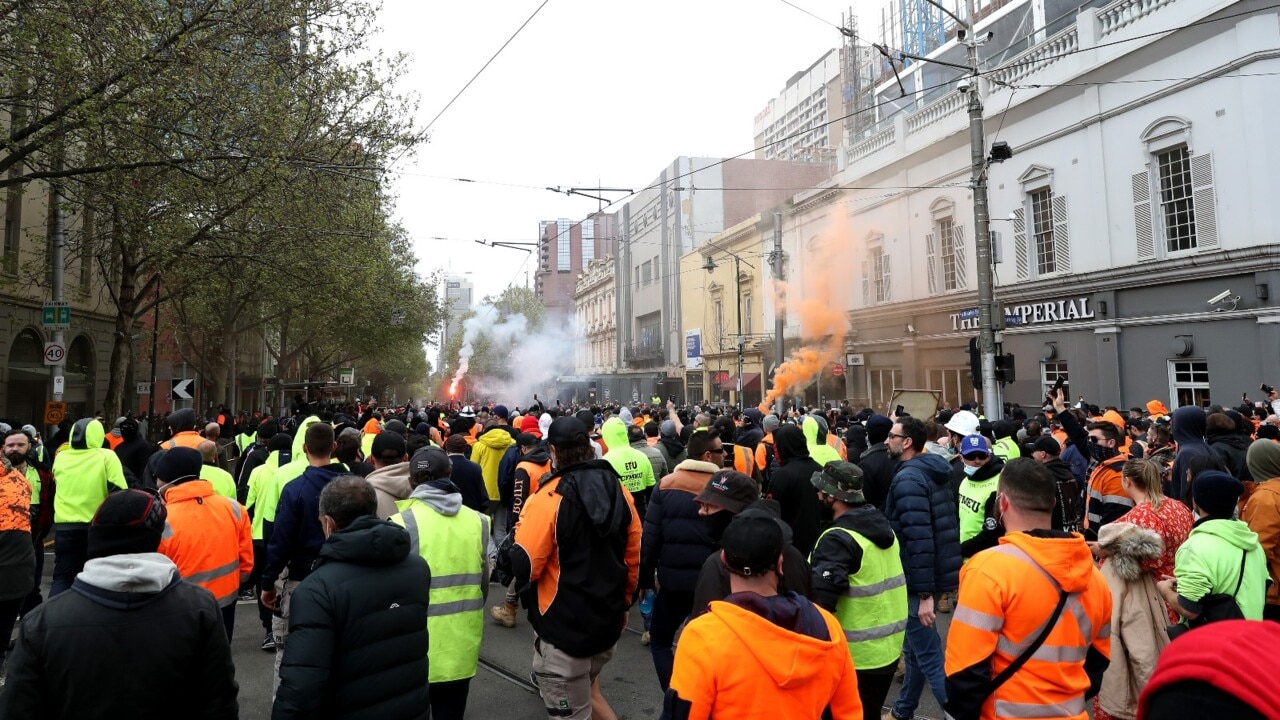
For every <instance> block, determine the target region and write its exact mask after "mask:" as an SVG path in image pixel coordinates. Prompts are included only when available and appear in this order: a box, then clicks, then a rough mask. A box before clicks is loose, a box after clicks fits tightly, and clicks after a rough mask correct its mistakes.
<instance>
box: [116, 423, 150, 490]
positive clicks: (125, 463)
mask: <svg viewBox="0 0 1280 720" xmlns="http://www.w3.org/2000/svg"><path fill="white" fill-rule="evenodd" d="M120 438H121V440H122V442H121V443H120V444H119V445H117V446H116V447H115V453H116V457H118V458H120V465H121V466H122V467H123V468H124V469H125V470H128V471H129V472H130V473H131V474H132V475H133V477H134V478H136V479H138V480H139V481H141V479H142V478H143V477H144V476H145V475H146V468H147V460H148V459H150V458H151V456H152V455H154V454H155V453H156V451H157V450H159V448H158V447H157V446H156V444H155V443H153V442H151V441H149V440H147V439H146V438H145V437H143V436H142V433H141V432H139V430H138V421H137V420H134V419H133V418H124V420H122V421H121V422H120Z"/></svg>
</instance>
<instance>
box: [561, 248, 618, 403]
mask: <svg viewBox="0 0 1280 720" xmlns="http://www.w3.org/2000/svg"><path fill="white" fill-rule="evenodd" d="M616 293H617V285H616V284H615V282H614V275H613V258H612V257H603V258H596V259H595V260H592V261H591V262H590V263H589V264H588V265H587V269H586V271H585V272H583V273H582V274H581V275H579V276H578V282H577V285H576V286H575V287H574V292H573V304H574V311H575V315H574V329H575V335H576V342H575V345H574V355H573V375H572V376H566V377H562V378H561V379H560V386H561V391H562V393H564V394H566V395H568V396H569V397H573V396H574V395H576V396H577V397H578V399H579V400H581V401H583V402H594V401H597V400H622V401H624V402H626V401H628V400H629V399H630V398H624V397H620V396H619V395H617V394H616V392H617V388H615V387H614V383H613V376H614V373H615V372H616V371H617V367H618V366H617V355H618V314H617V307H618V305H617V300H616V298H615V295H616Z"/></svg>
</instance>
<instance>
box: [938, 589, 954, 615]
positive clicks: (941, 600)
mask: <svg viewBox="0 0 1280 720" xmlns="http://www.w3.org/2000/svg"><path fill="white" fill-rule="evenodd" d="M955 606H956V594H955V593H953V592H944V593H942V594H941V595H939V596H938V612H940V613H950V612H951V611H952V610H953V609H954V608H955Z"/></svg>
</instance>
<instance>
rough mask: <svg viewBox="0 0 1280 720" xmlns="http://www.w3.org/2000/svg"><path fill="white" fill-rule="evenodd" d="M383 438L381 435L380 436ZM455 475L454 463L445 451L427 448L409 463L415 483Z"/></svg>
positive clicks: (414, 456)
mask: <svg viewBox="0 0 1280 720" xmlns="http://www.w3.org/2000/svg"><path fill="white" fill-rule="evenodd" d="M379 437H381V435H380V436H379ZM452 474H453V461H452V460H450V459H449V455H448V453H446V452H445V451H444V450H442V449H440V448H438V447H434V446H427V447H424V448H422V449H421V450H419V451H418V452H416V453H414V454H413V459H411V460H410V461H409V475H410V478H411V479H412V480H413V482H415V483H421V482H426V481H427V480H438V479H440V478H446V477H449V476H450V475H452Z"/></svg>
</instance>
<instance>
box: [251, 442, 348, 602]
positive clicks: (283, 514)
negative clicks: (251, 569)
mask: <svg viewBox="0 0 1280 720" xmlns="http://www.w3.org/2000/svg"><path fill="white" fill-rule="evenodd" d="M345 474H347V473H346V468H345V467H343V466H342V465H329V466H327V467H308V468H307V469H306V470H304V471H303V472H302V474H301V475H299V476H298V479H296V480H293V481H292V482H290V483H289V484H288V485H285V486H284V491H283V492H281V493H280V504H279V505H277V506H276V520H275V525H274V526H273V528H272V531H271V540H270V541H269V542H268V543H267V566H266V569H264V570H263V571H262V586H263V587H270V586H271V584H272V583H274V582H275V581H276V579H277V578H279V577H280V573H282V572H284V569H285V568H286V567H288V568H289V579H290V580H302V579H303V578H305V577H306V576H308V575H310V574H311V566H312V565H313V564H314V563H315V561H316V558H318V557H320V546H321V545H324V531H323V530H322V529H321V528H320V491H321V490H323V489H324V486H325V485H327V484H328V483H329V481H330V480H332V479H334V478H336V477H338V476H339V475H345Z"/></svg>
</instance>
